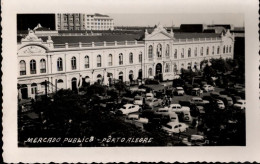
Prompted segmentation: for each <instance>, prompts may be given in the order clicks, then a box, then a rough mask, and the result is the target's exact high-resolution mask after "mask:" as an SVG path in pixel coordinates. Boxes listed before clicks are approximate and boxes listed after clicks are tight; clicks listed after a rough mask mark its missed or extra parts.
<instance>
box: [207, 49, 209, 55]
mask: <svg viewBox="0 0 260 164" xmlns="http://www.w3.org/2000/svg"><path fill="white" fill-rule="evenodd" d="M206 54H207V55H209V47H207V52H206Z"/></svg>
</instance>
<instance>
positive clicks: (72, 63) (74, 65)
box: [71, 56, 77, 70]
mask: <svg viewBox="0 0 260 164" xmlns="http://www.w3.org/2000/svg"><path fill="white" fill-rule="evenodd" d="M71 69H72V70H75V69H77V64H76V57H75V56H73V57H72V58H71Z"/></svg>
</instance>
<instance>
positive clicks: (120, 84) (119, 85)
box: [114, 81, 127, 95]
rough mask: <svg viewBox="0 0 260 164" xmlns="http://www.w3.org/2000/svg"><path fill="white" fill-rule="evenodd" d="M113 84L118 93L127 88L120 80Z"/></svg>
mask: <svg viewBox="0 0 260 164" xmlns="http://www.w3.org/2000/svg"><path fill="white" fill-rule="evenodd" d="M114 86H115V88H116V89H117V90H118V91H119V95H121V93H122V92H123V91H125V90H127V86H126V85H125V84H124V83H123V82H122V81H119V82H117V83H115V85H114Z"/></svg>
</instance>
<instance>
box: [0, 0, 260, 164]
mask: <svg viewBox="0 0 260 164" xmlns="http://www.w3.org/2000/svg"><path fill="white" fill-rule="evenodd" d="M13 1H14V0H13ZM201 1H202V2H201V4H203V2H204V1H203V0H201ZM5 2H7V1H5ZM25 2H26V3H25V4H23V5H24V6H26V4H28V5H29V4H30V3H29V1H28V2H27V1H25ZM30 2H31V1H30ZM102 2H103V1H98V2H97V3H94V2H93V1H91V3H89V4H88V3H87V2H83V1H79V2H75V4H73V2H66V3H64V4H61V7H60V8H62V6H63V5H64V8H62V10H61V9H58V8H59V6H57V3H56V1H54V2H53V4H54V5H51V4H52V2H50V4H48V3H49V2H48V3H47V4H43V6H44V7H43V9H40V5H39V4H36V6H37V7H39V10H38V11H37V10H36V9H32V8H31V7H32V6H31V5H33V4H34V3H32V4H30V5H29V6H31V7H28V6H27V7H25V8H26V9H24V11H23V10H22V6H19V7H17V6H16V5H15V4H11V3H10V4H9V7H10V8H13V9H14V11H12V12H10V14H9V15H10V17H11V18H12V22H13V23H12V26H10V25H8V26H5V24H4V26H3V29H5V30H6V32H5V31H4V35H3V36H4V39H5V38H6V35H5V34H7V33H12V35H11V36H10V38H11V37H12V41H10V42H8V43H9V45H7V42H5V40H4V41H3V44H5V43H6V45H4V47H9V48H10V47H12V48H11V49H12V50H11V51H12V54H11V53H9V54H7V52H8V51H3V52H4V54H7V55H6V56H7V58H8V55H11V56H12V59H14V60H12V61H11V62H10V61H8V62H5V60H6V59H5V60H3V67H2V71H3V72H4V74H7V75H5V76H6V77H8V78H7V79H9V80H10V79H12V80H10V83H9V82H8V81H7V80H4V81H3V83H2V85H3V88H4V92H3V94H4V98H3V99H4V106H3V107H4V114H6V113H9V112H10V114H11V115H12V117H10V116H11V115H9V117H8V116H5V117H4V121H5V118H7V119H8V121H9V120H10V121H11V122H12V128H10V129H12V131H13V132H14V133H13V135H10V134H11V132H8V128H7V129H5V128H6V127H7V126H5V125H6V124H3V125H4V126H3V127H4V131H3V133H4V139H6V135H5V134H7V136H12V137H10V140H9V141H6V140H4V143H6V145H7V146H8V145H9V143H10V141H11V140H12V143H11V145H12V146H13V147H15V148H16V149H17V151H15V152H18V151H22V150H24V151H23V152H22V153H21V154H23V153H27V152H30V151H35V152H34V153H37V152H38V151H39V152H41V151H42V150H43V151H44V152H45V153H46V152H48V150H50V152H53V151H52V150H56V151H54V152H55V153H62V151H67V150H70V151H71V152H72V150H79V151H81V150H82V151H84V150H86V151H92V150H97V151H98V152H101V153H102V151H103V150H104V152H106V151H108V150H111V151H110V153H113V152H118V151H119V150H120V151H122V152H123V151H124V148H126V149H127V150H128V152H129V154H131V153H130V152H131V149H132V150H138V151H137V152H139V155H138V156H137V157H138V158H137V159H142V154H145V153H146V154H148V152H149V151H150V149H151V150H154V151H155V152H156V149H157V148H159V149H158V150H160V153H159V152H157V153H159V154H162V153H163V151H164V149H165V150H166V152H167V153H166V154H171V152H172V153H173V154H174V152H175V153H176V152H177V153H180V152H179V149H180V150H181V149H182V150H181V151H182V152H183V153H184V154H186V153H188V151H187V152H186V153H185V150H191V151H193V152H194V151H195V152H196V150H197V152H196V153H197V154H199V151H201V153H206V152H207V151H209V150H211V149H213V148H214V149H217V151H219V150H221V149H222V148H223V150H225V151H226V153H228V150H229V148H230V151H231V150H234V151H233V152H231V155H230V156H233V157H234V156H235V153H236V152H237V150H241V152H239V154H240V156H241V153H242V152H243V150H244V149H249V148H251V149H253V148H252V145H254V144H255V146H256V145H259V141H258V140H257V137H256V136H259V134H258V132H257V131H258V130H259V127H257V126H255V125H256V124H258V125H259V114H260V113H259V101H258V97H259V96H256V97H257V98H256V100H257V101H256V102H254V101H255V98H253V99H252V98H251V97H254V96H253V95H258V94H259V93H258V87H259V86H258V85H259V81H258V79H259V77H255V78H253V76H254V74H256V75H257V76H258V75H259V73H258V72H257V71H258V68H259V65H257V64H259V63H258V61H259V57H258V56H257V55H258V54H257V52H258V49H259V46H258V45H259V44H255V43H253V42H252V43H251V42H250V41H248V40H250V39H252V40H255V39H254V38H257V37H256V36H258V33H257V30H254V28H255V25H257V20H255V21H256V22H255V23H256V24H254V22H253V21H250V20H253V19H250V18H249V16H250V14H251V13H252V12H250V11H242V9H243V10H245V7H244V6H243V7H242V5H241V4H235V2H234V6H237V7H238V8H240V9H241V10H238V9H237V10H235V9H234V10H233V8H232V7H230V6H232V4H231V3H228V4H227V6H226V8H228V7H230V12H227V11H226V10H227V9H226V8H225V7H224V9H222V8H221V7H220V6H221V5H220V4H223V3H224V1H220V4H218V5H216V6H217V7H216V9H214V12H211V11H210V10H209V9H206V10H205V11H203V12H199V11H198V9H194V11H193V12H180V11H182V10H181V8H183V7H184V6H185V3H183V4H182V5H181V4H178V3H177V2H176V1H174V2H175V3H174V2H169V1H166V3H165V4H163V1H162V2H161V3H157V2H155V1H151V4H149V5H145V3H144V1H140V2H141V3H140V5H137V2H136V1H134V2H129V1H124V2H122V3H120V2H118V1H115V2H111V1H109V2H111V4H110V3H107V2H104V4H102ZM126 2H127V3H126ZM232 2H233V1H232ZM40 4H42V3H40ZM105 4H107V5H108V6H107V7H106V5H105ZM214 4H217V3H213V4H209V6H211V7H213V6H214ZM68 5H72V6H73V5H75V7H74V8H73V9H72V8H66V7H65V6H68ZM88 5H89V6H88ZM178 5H179V8H178ZM191 5H193V7H194V8H196V7H197V8H199V6H200V5H199V4H195V3H191ZM245 5H248V7H249V8H250V7H252V5H249V4H248V2H247V3H246V2H245ZM84 6H86V9H84ZM87 6H88V7H87ZM91 6H92V7H91ZM151 6H153V7H155V8H156V6H157V9H156V10H155V11H153V10H152V9H151V8H150V7H151ZM171 6H172V7H173V6H174V7H175V8H176V11H174V10H170V8H171ZM203 6H205V4H203ZM48 7H49V8H48ZM77 7H78V10H77ZM99 7H100V8H99ZM135 7H136V9H134V8H135ZM164 8H165V12H164ZM188 8H189V9H191V8H192V7H188ZM231 8H232V9H231ZM4 9H5V10H7V9H8V7H6V6H5V8H4ZM55 9H58V10H55ZM116 9H118V11H117V10H116ZM131 9H132V11H128V10H131ZM256 9H257V8H256ZM124 10H125V12H124ZM142 10H143V11H144V12H140V11H142ZM145 11H150V12H145ZM151 11H152V12H151ZM187 11H191V10H188V9H187ZM4 13H7V11H5V12H4ZM6 15H8V14H6ZM251 15H253V14H251ZM2 17H3V14H2ZM3 18H4V17H3ZM4 21H5V23H6V22H8V21H7V20H4ZM250 23H251V25H252V26H251V27H249V25H248V24H250ZM7 27H10V30H9V31H8V30H7V29H6V28H7ZM252 27H253V28H252ZM256 28H257V27H256ZM251 29H253V30H251ZM7 31H8V32H7ZM248 31H251V32H252V31H254V32H256V33H255V35H254V34H251V35H250V36H249V35H248V34H249V33H250V32H248ZM252 36H253V37H252ZM7 38H8V37H7ZM255 45H257V46H255ZM250 46H252V47H253V48H250ZM7 49H8V48H7ZM4 50H5V49H4ZM248 51H250V53H249V52H248ZM253 53H256V54H255V55H254V54H253ZM4 57H5V56H4ZM248 58H250V59H248ZM252 58H255V59H253V60H252ZM7 60H8V59H7ZM250 61H251V62H250ZM252 61H253V62H252ZM254 61H256V62H254ZM7 63H9V64H7ZM253 67H256V68H253ZM8 68H10V69H11V70H12V71H10V72H8V71H5V70H6V69H7V70H8ZM249 73H250V75H249ZM251 73H252V75H251ZM9 77H10V78H9ZM253 79H256V80H255V81H254V80H253ZM5 86H6V87H5ZM253 87H256V88H255V89H252V88H253ZM7 88H12V91H11V90H7ZM249 88H250V89H249ZM249 90H250V91H249ZM252 90H253V91H255V93H251V91H252ZM5 97H6V98H5ZM11 97H12V98H11ZM5 99H8V101H5ZM7 102H13V103H12V105H10V106H8V104H7ZM254 103H255V104H254ZM9 104H10V103H9ZM248 104H249V105H248ZM11 106H12V107H11ZM252 107H253V108H255V109H252ZM9 108H10V109H9ZM7 115H8V114H7ZM252 115H253V117H251V116H252ZM254 115H255V117H258V118H255V117H254ZM249 116H250V117H249ZM252 122H253V123H252ZM252 125H253V126H252ZM13 127H14V128H13ZM251 131H253V132H251ZM252 137H253V139H250V138H252ZM11 138H12V139H11ZM71 148H73V149H71ZM78 148H80V149H78ZM90 148H91V149H90ZM105 148H106V149H105ZM139 148H142V150H143V151H140V149H139ZM59 150H61V151H60V152H59ZM146 150H147V152H145V151H146ZM171 150H172V151H171ZM77 152H78V151H77ZM122 152H120V153H122ZM137 152H135V154H137ZM155 152H154V155H152V154H153V153H151V154H150V155H151V156H156V155H155V154H156V153H155ZM55 153H54V154H52V155H51V156H52V157H53V156H55ZM93 153H94V151H93ZM93 153H92V154H93ZM221 153H222V154H223V153H224V151H223V152H221ZM221 153H220V154H221ZM21 154H20V155H21ZM73 154H74V155H75V154H76V151H75V152H73V153H71V154H70V155H68V157H69V156H73V157H76V156H80V153H77V155H75V156H74V155H73ZM104 154H106V153H104ZM125 154H126V152H125ZM159 154H158V155H159ZM180 154H181V153H180ZM184 154H182V155H181V156H183V155H184ZM254 154H257V153H255V152H252V154H251V157H252V159H256V156H255V155H254ZM193 155H195V154H193ZM226 155H227V154H226ZM164 156H165V155H164ZM174 156H175V155H171V156H170V157H169V158H170V159H171V160H170V161H173V160H174ZM176 156H177V154H176ZM179 156H180V155H179ZM185 156H187V159H186V158H184V159H185V160H186V161H189V160H188V156H189V155H188V154H186V155H185ZM211 156H212V155H210V157H207V159H211ZM35 157H36V156H35ZM143 157H148V155H144V156H143ZM27 158H28V160H29V157H27ZM31 158H34V157H31ZM148 158H149V157H148ZM52 159H53V158H52ZM72 159H74V158H71V161H72ZM75 159H76V158H75ZM128 159H130V158H128ZM131 159H132V158H131ZM133 159H135V158H133ZM158 159H160V158H159V157H158ZM193 159H194V158H193ZM223 159H224V158H223ZM227 159H230V158H229V157H227ZM201 160H202V161H205V160H203V158H202V159H201ZM215 160H216V161H221V160H220V159H215ZM29 161H30V160H29ZM40 161H45V160H36V161H35V160H34V162H40ZM52 161H55V160H52ZM61 161H62V160H61ZM79 161H82V160H79ZM99 161H102V159H100V160H99ZM109 161H110V160H109ZM131 161H136V160H131ZM138 161H139V160H138ZM148 161H149V159H148ZM162 161H163V160H162ZM165 161H167V160H165ZM196 161H198V160H196ZM210 161H214V160H213V159H211V160H210ZM239 161H241V160H239ZM62 162H66V161H62ZM73 162H78V160H73ZM150 162H152V161H150Z"/></svg>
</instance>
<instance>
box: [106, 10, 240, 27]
mask: <svg viewBox="0 0 260 164" xmlns="http://www.w3.org/2000/svg"><path fill="white" fill-rule="evenodd" d="M108 15H109V16H111V17H112V18H114V23H115V26H154V25H155V24H158V23H160V24H162V25H163V26H172V25H174V26H175V27H179V26H180V24H233V25H234V26H236V27H241V26H243V24H244V18H243V17H244V16H243V14H228V13H226V14H223V13H222V14H174V13H173V14H168V13H167V14H113V13H112V14H108Z"/></svg>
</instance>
